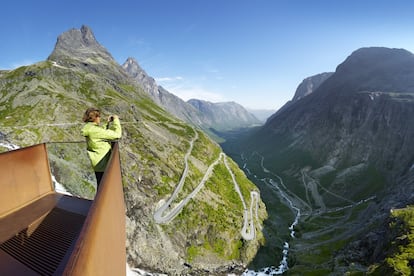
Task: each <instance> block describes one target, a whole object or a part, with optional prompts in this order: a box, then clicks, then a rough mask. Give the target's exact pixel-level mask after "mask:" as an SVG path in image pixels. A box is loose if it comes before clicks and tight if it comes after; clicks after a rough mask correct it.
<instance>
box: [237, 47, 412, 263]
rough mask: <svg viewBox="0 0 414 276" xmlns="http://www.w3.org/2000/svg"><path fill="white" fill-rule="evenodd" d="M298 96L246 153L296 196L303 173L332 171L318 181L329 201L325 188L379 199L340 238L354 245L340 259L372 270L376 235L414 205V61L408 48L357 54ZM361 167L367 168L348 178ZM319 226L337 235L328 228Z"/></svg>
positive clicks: (342, 194)
mask: <svg viewBox="0 0 414 276" xmlns="http://www.w3.org/2000/svg"><path fill="white" fill-rule="evenodd" d="M300 95H303V94H302V93H300ZM300 95H298V97H297V98H298V100H296V101H292V103H291V104H289V105H288V106H286V107H285V108H284V109H283V110H281V111H280V112H277V113H276V114H275V115H274V116H273V117H272V118H271V119H269V120H268V121H267V122H266V124H265V125H264V126H263V127H262V128H261V129H260V130H259V131H258V132H257V133H256V134H255V135H254V136H252V137H251V138H250V139H249V142H248V143H246V144H245V148H246V149H249V150H251V151H258V152H260V154H262V155H263V156H264V158H265V160H267V161H268V162H267V163H266V165H267V166H266V168H268V169H272V171H274V172H276V173H279V174H281V175H282V176H285V177H289V179H290V181H291V183H294V184H291V185H292V186H290V187H289V188H290V189H291V190H299V191H300V190H301V189H303V186H304V184H305V183H306V182H305V177H308V175H304V174H303V172H304V168H308V169H309V170H311V173H310V175H316V172H317V171H318V168H319V169H320V168H330V173H327V174H325V176H324V177H320V178H318V177H314V180H315V181H318V183H320V186H318V191H319V192H320V194H321V198H322V199H323V200H324V202H327V199H328V198H329V197H328V195H327V194H326V193H325V190H324V189H327V190H329V192H333V193H336V194H337V195H339V196H340V197H344V198H347V199H352V200H354V201H358V200H360V199H361V194H364V196H365V198H368V197H372V198H375V200H374V201H372V202H371V203H370V204H367V206H365V207H364V208H365V209H362V211H359V213H358V216H356V217H355V218H353V219H352V220H350V221H348V222H347V223H349V224H346V223H345V222H344V221H342V222H341V223H342V225H344V227H345V228H346V230H344V232H340V231H341V230H339V232H338V236H342V237H343V238H346V239H348V240H353V242H352V246H348V247H346V249H345V251H341V250H338V251H336V254H337V255H336V257H335V258H337V259H342V260H345V262H346V259H348V260H349V259H352V262H355V261H357V260H356V259H355V258H349V256H359V257H360V258H361V259H359V262H360V263H363V264H367V263H369V262H370V261H372V260H374V259H377V258H378V256H380V254H378V252H379V251H381V248H379V247H381V246H383V244H384V243H381V242H379V241H378V242H377V239H379V237H380V236H379V235H378V234H377V233H382V232H384V231H385V230H384V229H383V227H384V225H386V223H384V221H385V219H386V218H387V216H388V213H389V210H390V208H392V207H403V206H405V205H407V204H412V201H413V196H412V194H413V192H414V186H413V185H412V184H413V183H414V173H413V170H412V166H413V163H414V144H413V143H412V141H413V140H414V55H413V54H412V53H410V52H408V51H405V50H402V49H388V48H378V47H374V48H363V49H359V50H357V51H355V52H354V53H352V54H351V55H350V56H349V57H348V58H347V59H346V60H345V61H344V62H343V63H342V64H340V65H339V66H338V67H337V69H336V72H335V73H333V74H332V75H331V76H329V78H327V79H326V80H325V81H323V82H322V83H321V84H320V86H319V87H318V88H317V89H316V90H314V91H313V92H312V93H311V94H308V95H307V96H305V97H300ZM295 96H296V95H295ZM299 153H300V155H299ZM295 154H296V155H295ZM298 156H299V157H298ZM358 167H360V168H365V169H363V170H361V171H360V173H355V174H353V176H352V177H348V178H346V177H344V175H345V173H348V175H351V174H350V172H351V171H352V170H355V169H356V168H358ZM301 172H302V174H301ZM305 172H306V171H305ZM292 181H293V182H292ZM295 181H296V182H295ZM321 183H323V188H324V189H322V184H321ZM368 190H370V191H369V192H367V191H368ZM336 202H338V198H337V200H335V201H334V203H335V204H336ZM327 206H328V205H327ZM315 217H317V216H315ZM304 224H305V225H306V223H304ZM352 224H354V225H358V226H357V227H356V226H351V225H352ZM348 225H349V226H348ZM374 225H375V226H374ZM319 227H321V229H324V228H326V229H334V228H335V226H334V224H329V223H326V224H325V225H324V224H321V225H320V226H319ZM373 237H374V238H373ZM364 241H365V242H364ZM301 242H304V243H306V241H300V240H299V241H298V242H297V243H298V244H300V243H301ZM374 243H375V244H376V245H374ZM313 244H316V243H315V242H313ZM333 244H334V243H333ZM303 252H304V251H302V253H298V254H304V253H303ZM358 252H360V254H359V255H358ZM305 254H307V253H305ZM309 254H310V253H309ZM332 254H333V253H332ZM342 254H343V255H342ZM344 256H347V257H344ZM359 257H358V258H359Z"/></svg>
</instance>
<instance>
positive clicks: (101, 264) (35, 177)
mask: <svg viewBox="0 0 414 276" xmlns="http://www.w3.org/2000/svg"><path fill="white" fill-rule="evenodd" d="M125 240H126V233H125V204H124V197H123V190H122V180H121V169H120V161H119V150H118V144H117V143H115V144H114V147H113V150H112V156H111V160H110V162H109V163H108V167H107V169H106V171H105V174H104V177H103V179H102V182H101V185H100V188H99V190H98V193H97V194H96V197H95V199H94V200H93V201H91V200H86V199H81V198H77V197H72V196H68V195H63V194H59V193H56V192H55V191H54V188H53V184H52V179H51V174H50V167H49V161H48V157H47V150H46V145H45V144H39V145H35V146H31V147H27V148H22V149H18V150H13V151H9V152H5V153H1V154H0V275H29V276H30V275H125V274H126V271H125V268H126V251H125Z"/></svg>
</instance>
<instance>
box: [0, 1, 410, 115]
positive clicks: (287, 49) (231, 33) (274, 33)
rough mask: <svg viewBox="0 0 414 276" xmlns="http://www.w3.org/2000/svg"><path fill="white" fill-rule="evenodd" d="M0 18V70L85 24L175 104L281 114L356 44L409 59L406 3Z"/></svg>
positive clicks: (83, 6) (169, 7)
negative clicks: (236, 106)
mask: <svg viewBox="0 0 414 276" xmlns="http://www.w3.org/2000/svg"><path fill="white" fill-rule="evenodd" d="M0 16H1V19H2V27H1V28H0V36H1V43H0V69H13V68H16V67H18V66H21V65H26V64H32V63H35V62H38V61H42V60H45V59H47V57H48V56H49V54H50V53H51V52H52V51H53V47H54V45H55V43H56V39H57V37H58V36H59V35H60V34H61V33H63V32H65V31H67V30H69V29H72V28H77V29H79V28H80V27H81V26H82V25H87V26H89V27H90V28H91V29H92V31H93V32H94V34H95V37H96V39H97V41H98V42H99V43H100V44H101V45H102V46H104V47H105V48H106V49H107V50H108V51H109V52H110V53H111V54H112V56H113V57H114V58H115V60H116V61H117V62H118V63H120V64H122V63H123V62H125V60H126V59H127V58H128V57H134V58H135V59H136V60H137V61H138V63H139V64H140V66H141V67H142V68H143V69H144V70H145V71H146V72H147V73H148V74H149V75H150V76H152V77H154V78H155V79H156V80H157V82H158V84H160V85H162V86H163V87H164V88H166V89H167V90H168V91H170V92H172V93H174V94H176V95H177V96H179V97H181V98H182V99H183V100H188V99H190V98H198V99H204V100H208V101H211V102H221V101H235V102H237V103H240V104H242V105H243V106H245V107H249V108H255V109H259V108H261V109H277V108H279V107H281V106H282V105H283V104H284V103H285V102H286V101H288V100H290V99H291V98H292V97H293V95H294V92H295V90H296V88H297V86H298V85H299V83H300V82H301V81H302V80H303V79H304V78H306V77H309V76H312V75H315V74H318V73H322V72H332V71H335V68H336V66H337V65H339V64H340V63H341V62H343V61H344V60H345V59H346V57H347V56H349V55H350V54H351V53H352V52H353V51H355V50H357V49H359V48H361V47H370V46H384V47H390V48H404V49H406V50H409V51H410V52H414V1H409V0H389V1H385V0H375V1H374V0H366V1H364V0H342V1H340V0H336V1H335V0H323V1H322V0H320V1H318V0H312V1H310V0H301V1H299V0H286V1H284V0H250V1H247V0H239V1H235V0H146V1H142V0H128V1H127V0H118V1H107V0H100V1H88V0H84V1H81V0H70V1H69V0H61V1H58V0H53V1H52V0H45V1H42V0H38V1H31V0H30V1H29V0H28V1H20V0H14V1H7V2H4V3H3V2H2V7H1V9H0Z"/></svg>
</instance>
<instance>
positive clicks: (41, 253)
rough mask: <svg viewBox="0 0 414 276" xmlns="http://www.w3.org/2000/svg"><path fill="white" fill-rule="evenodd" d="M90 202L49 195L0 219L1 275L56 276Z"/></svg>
mask: <svg viewBox="0 0 414 276" xmlns="http://www.w3.org/2000/svg"><path fill="white" fill-rule="evenodd" d="M91 204H92V201H90V200H86V199H81V198H76V197H72V196H67V195H63V194H59V193H51V194H49V195H46V196H44V197H42V198H41V199H39V200H37V201H35V202H33V203H31V204H29V205H27V206H25V207H23V208H22V209H20V210H18V211H16V212H14V213H12V214H10V215H8V216H6V217H4V218H2V219H0V275H59V274H61V273H62V272H63V269H64V267H65V265H66V263H67V261H68V258H69V256H70V254H71V252H72V251H73V248H74V245H75V243H76V241H77V238H78V237H79V234H80V231H81V229H82V226H83V223H84V221H85V218H86V216H87V214H88V211H89V208H90V206H91Z"/></svg>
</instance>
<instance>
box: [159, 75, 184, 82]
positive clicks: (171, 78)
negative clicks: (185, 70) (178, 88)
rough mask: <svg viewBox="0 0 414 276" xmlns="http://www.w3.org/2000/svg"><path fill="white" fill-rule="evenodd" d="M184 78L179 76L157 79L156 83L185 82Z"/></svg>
mask: <svg viewBox="0 0 414 276" xmlns="http://www.w3.org/2000/svg"><path fill="white" fill-rule="evenodd" d="M183 79H184V78H183V77H180V76H177V77H161V78H155V81H156V82H173V81H181V80H183Z"/></svg>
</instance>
